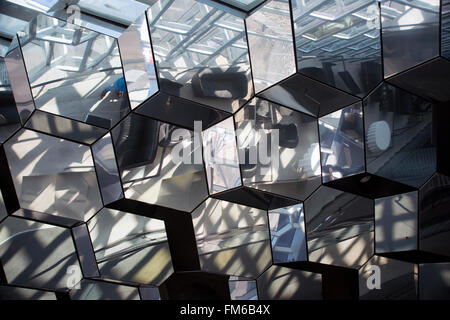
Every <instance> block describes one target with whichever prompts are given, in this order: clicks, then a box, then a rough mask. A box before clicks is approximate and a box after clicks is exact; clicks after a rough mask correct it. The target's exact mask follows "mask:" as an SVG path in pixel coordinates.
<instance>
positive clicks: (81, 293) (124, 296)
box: [70, 279, 139, 300]
mask: <svg viewBox="0 0 450 320" xmlns="http://www.w3.org/2000/svg"><path fill="white" fill-rule="evenodd" d="M70 299H71V300H139V291H138V288H136V287H131V286H126V285H122V284H117V283H113V282H104V281H96V280H87V279H83V280H82V281H81V282H80V288H79V289H77V288H74V289H72V290H70Z"/></svg>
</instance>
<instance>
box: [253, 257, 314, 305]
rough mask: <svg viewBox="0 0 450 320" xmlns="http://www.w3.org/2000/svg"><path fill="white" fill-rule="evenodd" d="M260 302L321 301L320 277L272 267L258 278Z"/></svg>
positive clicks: (299, 271) (305, 272)
mask: <svg viewBox="0 0 450 320" xmlns="http://www.w3.org/2000/svg"><path fill="white" fill-rule="evenodd" d="M257 283H258V293H259V298H260V299H261V300H321V299H322V275H321V274H319V273H312V272H308V271H302V270H296V269H290V268H285V267H280V266H276V265H273V266H271V267H270V268H269V269H267V270H266V271H265V272H264V274H263V275H262V276H261V277H259V278H258V280H257Z"/></svg>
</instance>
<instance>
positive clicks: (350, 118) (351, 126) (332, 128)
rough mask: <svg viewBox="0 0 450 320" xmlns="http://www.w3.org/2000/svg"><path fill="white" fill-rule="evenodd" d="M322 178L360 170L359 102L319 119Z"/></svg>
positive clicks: (362, 145) (360, 112) (362, 163)
mask: <svg viewBox="0 0 450 320" xmlns="http://www.w3.org/2000/svg"><path fill="white" fill-rule="evenodd" d="M319 132H320V152H321V161H322V181H323V182H328V181H330V180H335V179H340V178H344V177H348V176H351V175H354V174H358V173H361V172H364V170H365V160H364V123H363V112H362V105H361V103H357V104H354V105H352V106H350V107H347V108H344V109H341V110H338V111H336V112H333V113H330V114H329V115H326V116H324V117H322V118H320V119H319Z"/></svg>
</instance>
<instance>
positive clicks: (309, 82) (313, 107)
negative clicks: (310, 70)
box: [258, 74, 359, 117]
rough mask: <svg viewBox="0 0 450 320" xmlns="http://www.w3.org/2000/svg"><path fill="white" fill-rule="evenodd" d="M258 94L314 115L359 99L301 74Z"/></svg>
mask: <svg viewBox="0 0 450 320" xmlns="http://www.w3.org/2000/svg"><path fill="white" fill-rule="evenodd" d="M258 96H259V97H261V98H266V99H267V100H270V101H273V102H276V103H279V104H281V105H284V106H286V107H289V108H292V109H295V110H297V111H301V112H303V113H306V114H309V115H312V116H315V117H317V116H324V115H326V114H328V113H330V112H333V111H336V110H339V109H340V108H343V107H346V106H348V105H351V104H353V103H355V102H357V101H358V100H359V99H358V98H356V97H354V96H351V95H349V94H347V93H345V92H343V91H340V90H337V89H335V88H333V87H331V86H328V85H326V84H323V83H321V82H319V81H316V80H313V79H310V78H308V77H305V76H303V75H301V74H295V75H294V76H292V77H290V78H289V79H286V80H284V81H281V82H280V83H278V84H277V85H275V86H273V87H270V88H267V89H266V90H264V91H262V92H261V93H259V94H258Z"/></svg>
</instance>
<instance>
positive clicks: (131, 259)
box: [88, 208, 173, 285]
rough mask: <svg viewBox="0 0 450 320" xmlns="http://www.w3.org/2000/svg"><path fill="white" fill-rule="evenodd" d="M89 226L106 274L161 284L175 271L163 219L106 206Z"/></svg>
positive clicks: (96, 256) (104, 274)
mask: <svg viewBox="0 0 450 320" xmlns="http://www.w3.org/2000/svg"><path fill="white" fill-rule="evenodd" d="M88 228H89V234H90V237H91V239H92V245H93V247H94V251H95V258H96V259H97V263H98V267H99V270H100V274H101V275H102V276H103V277H106V278H108V279H114V280H121V281H128V282H135V283H139V284H151V285H160V284H161V283H162V282H163V281H164V280H166V278H167V277H169V276H170V275H171V274H172V272H173V269H172V262H171V256H170V250H169V245H168V242H167V234H166V230H165V226H164V221H162V220H156V219H150V218H146V217H142V216H138V215H134V214H130V213H126V212H122V211H117V210H111V209H106V208H104V209H102V210H101V211H100V212H99V213H98V214H96V215H95V216H94V217H93V218H92V219H91V220H90V221H89V223H88Z"/></svg>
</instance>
